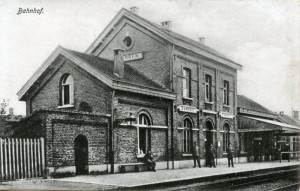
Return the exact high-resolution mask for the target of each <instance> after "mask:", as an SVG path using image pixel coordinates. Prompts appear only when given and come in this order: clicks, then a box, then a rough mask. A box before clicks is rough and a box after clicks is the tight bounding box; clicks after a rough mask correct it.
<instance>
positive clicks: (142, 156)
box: [136, 154, 146, 158]
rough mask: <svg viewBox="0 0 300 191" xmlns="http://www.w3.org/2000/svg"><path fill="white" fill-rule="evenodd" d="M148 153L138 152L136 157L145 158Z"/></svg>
mask: <svg viewBox="0 0 300 191" xmlns="http://www.w3.org/2000/svg"><path fill="white" fill-rule="evenodd" d="M145 155H146V154H137V155H136V158H144V157H145Z"/></svg>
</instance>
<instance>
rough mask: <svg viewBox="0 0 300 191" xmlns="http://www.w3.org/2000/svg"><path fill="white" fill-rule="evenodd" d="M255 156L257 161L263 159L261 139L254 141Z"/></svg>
mask: <svg viewBox="0 0 300 191" xmlns="http://www.w3.org/2000/svg"><path fill="white" fill-rule="evenodd" d="M253 156H254V161H256V162H258V161H261V141H260V140H254V141H253Z"/></svg>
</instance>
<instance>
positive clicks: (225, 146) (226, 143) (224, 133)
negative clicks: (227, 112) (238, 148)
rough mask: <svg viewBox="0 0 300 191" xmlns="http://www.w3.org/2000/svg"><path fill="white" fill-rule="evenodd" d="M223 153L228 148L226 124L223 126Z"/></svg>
mask: <svg viewBox="0 0 300 191" xmlns="http://www.w3.org/2000/svg"><path fill="white" fill-rule="evenodd" d="M223 130H224V132H223V152H226V148H227V147H229V143H230V140H229V130H230V129H229V125H228V123H225V124H224V126H223Z"/></svg>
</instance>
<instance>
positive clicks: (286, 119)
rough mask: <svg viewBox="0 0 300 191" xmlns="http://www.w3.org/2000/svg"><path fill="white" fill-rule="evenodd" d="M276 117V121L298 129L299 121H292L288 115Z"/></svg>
mask: <svg viewBox="0 0 300 191" xmlns="http://www.w3.org/2000/svg"><path fill="white" fill-rule="evenodd" d="M277 117H278V120H279V121H281V122H284V123H287V124H289V125H294V126H298V127H300V121H299V120H296V119H293V118H292V117H290V116H288V115H281V114H278V115H277Z"/></svg>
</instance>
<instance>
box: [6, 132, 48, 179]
mask: <svg viewBox="0 0 300 191" xmlns="http://www.w3.org/2000/svg"><path fill="white" fill-rule="evenodd" d="M44 168H45V150H44V139H43V138H40V139H18V138H17V139H15V138H6V139H0V180H1V181H3V180H15V179H22V178H34V177H40V176H43V169H44Z"/></svg>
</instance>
